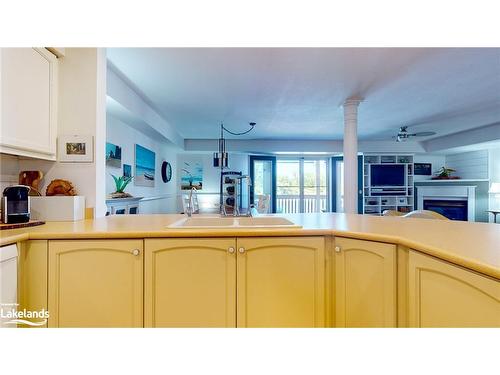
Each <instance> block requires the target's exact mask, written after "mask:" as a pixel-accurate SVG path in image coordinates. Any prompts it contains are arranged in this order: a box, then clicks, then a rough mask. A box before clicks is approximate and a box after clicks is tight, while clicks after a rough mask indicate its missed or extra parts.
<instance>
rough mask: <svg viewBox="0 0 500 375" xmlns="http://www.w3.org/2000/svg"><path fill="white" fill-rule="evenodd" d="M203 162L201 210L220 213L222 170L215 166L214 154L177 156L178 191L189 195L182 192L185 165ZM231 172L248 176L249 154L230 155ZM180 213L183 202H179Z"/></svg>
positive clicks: (229, 166) (199, 196)
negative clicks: (182, 170)
mask: <svg viewBox="0 0 500 375" xmlns="http://www.w3.org/2000/svg"><path fill="white" fill-rule="evenodd" d="M200 159H201V160H202V162H203V189H202V190H201V191H199V192H198V203H199V205H200V209H201V210H202V211H205V212H218V207H219V184H220V168H215V167H214V166H213V154H212V153H203V154H192V153H185V152H183V153H179V154H178V155H177V175H178V176H179V178H178V180H177V189H178V192H179V194H187V192H186V191H181V188H180V186H181V179H180V176H181V169H182V168H183V167H184V163H185V162H187V163H192V162H193V161H198V160H200ZM227 170H231V171H238V172H242V173H243V174H248V173H249V170H248V154H238V153H231V154H229V164H228V169H227ZM178 209H179V212H180V211H181V210H182V202H181V200H180V199H179V200H178Z"/></svg>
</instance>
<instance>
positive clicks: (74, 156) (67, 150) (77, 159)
mask: <svg viewBox="0 0 500 375" xmlns="http://www.w3.org/2000/svg"><path fill="white" fill-rule="evenodd" d="M57 146H58V150H57V154H58V155H57V158H58V160H59V161H60V162H62V163H92V161H93V159H94V144H93V137H92V136H91V135H60V136H59V137H58V138H57Z"/></svg>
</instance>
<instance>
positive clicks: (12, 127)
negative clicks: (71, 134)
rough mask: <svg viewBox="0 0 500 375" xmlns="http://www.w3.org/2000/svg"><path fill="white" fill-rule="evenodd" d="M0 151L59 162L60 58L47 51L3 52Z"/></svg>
mask: <svg viewBox="0 0 500 375" xmlns="http://www.w3.org/2000/svg"><path fill="white" fill-rule="evenodd" d="M0 86H1V101H0V126H1V136H0V152H2V153H8V154H14V155H20V156H30V157H35V158H41V159H48V160H55V159H56V138H57V59H56V57H55V56H54V55H53V54H52V53H50V52H49V51H47V50H46V49H45V48H2V49H0Z"/></svg>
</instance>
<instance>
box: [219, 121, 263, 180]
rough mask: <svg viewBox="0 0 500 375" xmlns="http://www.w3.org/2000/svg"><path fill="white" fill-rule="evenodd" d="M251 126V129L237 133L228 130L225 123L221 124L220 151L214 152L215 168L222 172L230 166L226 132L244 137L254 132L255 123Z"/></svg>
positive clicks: (251, 123)
mask: <svg viewBox="0 0 500 375" xmlns="http://www.w3.org/2000/svg"><path fill="white" fill-rule="evenodd" d="M249 125H250V129H248V130H247V131H244V132H241V133H235V132H232V131H230V130H228V129H227V128H226V127H225V126H224V123H222V122H221V123H220V138H219V151H218V152H214V167H218V168H220V169H221V170H222V169H224V168H227V166H228V165H229V156H228V153H227V150H226V139H225V138H224V132H225V131H226V132H228V133H229V134H232V135H244V134H247V133H250V132H251V131H252V130H253V128H254V127H255V122H250V123H249Z"/></svg>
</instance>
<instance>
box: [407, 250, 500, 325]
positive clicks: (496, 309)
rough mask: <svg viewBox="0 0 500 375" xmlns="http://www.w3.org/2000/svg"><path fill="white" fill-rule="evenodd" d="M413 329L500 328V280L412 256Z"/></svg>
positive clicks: (410, 301) (410, 286) (410, 268)
mask: <svg viewBox="0 0 500 375" xmlns="http://www.w3.org/2000/svg"><path fill="white" fill-rule="evenodd" d="M408 274H409V282H408V296H409V301H408V306H409V325H410V327H500V280H495V279H493V278H490V277H488V276H484V275H481V274H479V273H476V272H472V271H469V270H466V269H464V268H461V267H459V266H455V265H452V264H450V263H448V262H445V261H442V260H438V259H436V258H433V257H431V256H428V255H424V254H421V253H418V252H415V251H410V254H409V270H408Z"/></svg>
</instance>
